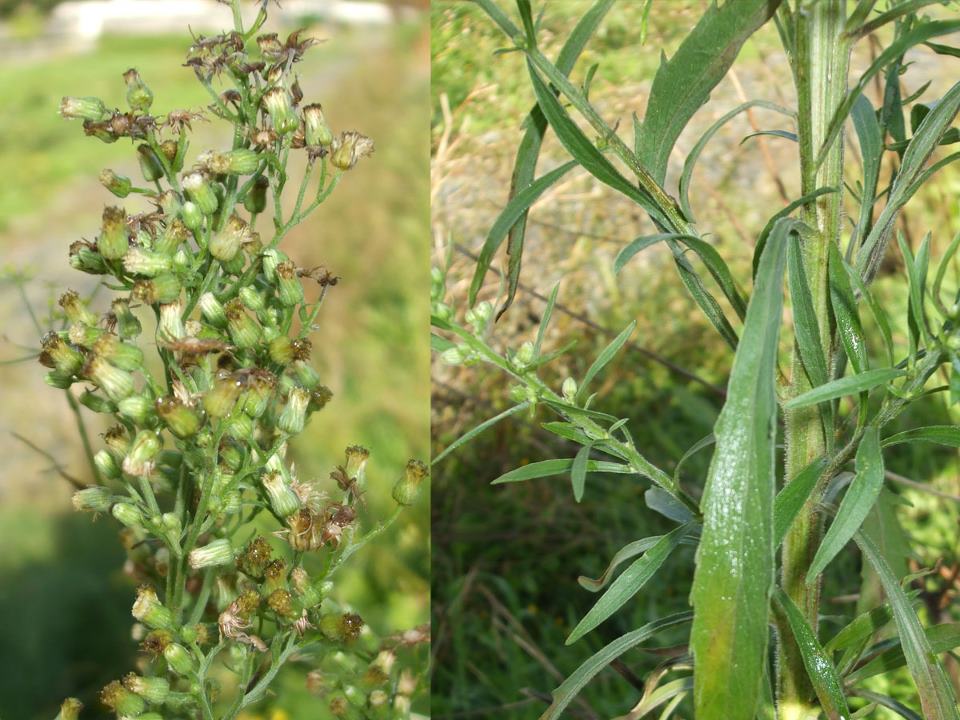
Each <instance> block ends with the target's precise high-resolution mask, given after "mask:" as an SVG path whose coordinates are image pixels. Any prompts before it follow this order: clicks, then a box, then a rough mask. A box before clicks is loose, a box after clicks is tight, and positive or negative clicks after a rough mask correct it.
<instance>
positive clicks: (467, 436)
mask: <svg viewBox="0 0 960 720" xmlns="http://www.w3.org/2000/svg"><path fill="white" fill-rule="evenodd" d="M528 407H530V403H529V402H523V403H520V404H519V405H515V406H513V407H512V408H509V409H508V410H504V411H503V412H502V413H500V414H499V415H497V416H495V417H492V418H490V419H489V420H485V421H483V422H482V423H480V424H479V425H477V426H476V427H475V428H473V429H472V430H468V431H467V432H465V433H464V434H463V435H461V436H460V437H459V438H457V439H456V440H454V441H453V442H452V443H450V444H449V445H448V446H447V447H446V449H445V450H444V451H443V452H442V453H440V454H439V455H437V456H436V457H435V458H434V459H433V460H432V461H431V462H430V464H431V465H436V464H437V463H438V462H440V461H441V460H443V459H444V458H445V457H446V456H447V455H449V454H450V453H452V452H453V451H454V450H456V449H457V448H459V447H460V446H462V445H464V444H466V443H468V442H470V441H471V440H473V438H475V437H476V436H477V435H479V434H480V433H482V432H483V431H484V430H486V429H487V428H490V427H493V426H494V425H496V424H497V423H498V422H500V421H501V420H504V419H506V418H508V417H510V416H511V415H516V414H517V413H519V412H522V411H524V410H526V409H527V408H528Z"/></svg>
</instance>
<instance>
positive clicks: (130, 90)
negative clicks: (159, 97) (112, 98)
mask: <svg viewBox="0 0 960 720" xmlns="http://www.w3.org/2000/svg"><path fill="white" fill-rule="evenodd" d="M123 81H124V82H125V83H126V84H127V104H128V105H129V106H130V109H131V110H138V111H140V112H146V111H147V110H149V109H150V106H151V105H153V93H152V92H151V91H150V88H148V87H147V85H146V83H144V82H143V80H142V79H141V78H140V73H138V72H137V71H136V70H135V69H134V68H130V69H129V70H127V71H126V72H125V73H124V74H123Z"/></svg>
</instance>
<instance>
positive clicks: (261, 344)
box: [40, 0, 428, 720]
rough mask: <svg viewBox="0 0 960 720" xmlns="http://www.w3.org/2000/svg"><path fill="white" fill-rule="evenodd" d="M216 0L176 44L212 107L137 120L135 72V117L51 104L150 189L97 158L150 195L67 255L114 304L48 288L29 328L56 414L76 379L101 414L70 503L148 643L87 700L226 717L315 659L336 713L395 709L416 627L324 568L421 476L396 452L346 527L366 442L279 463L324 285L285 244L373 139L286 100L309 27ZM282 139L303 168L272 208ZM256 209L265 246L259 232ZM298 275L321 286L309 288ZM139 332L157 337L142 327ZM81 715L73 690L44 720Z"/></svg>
mask: <svg viewBox="0 0 960 720" xmlns="http://www.w3.org/2000/svg"><path fill="white" fill-rule="evenodd" d="M230 4H231V7H232V10H233V16H234V22H235V27H234V29H233V31H231V32H227V33H224V34H221V35H217V36H214V37H197V38H195V41H194V44H193V45H192V46H191V47H190V50H189V53H188V57H187V62H186V65H187V66H189V67H191V68H192V69H193V70H194V72H195V74H196V77H197V79H198V80H199V81H200V83H201V84H202V85H203V86H204V87H205V88H206V89H207V90H208V91H209V93H210V95H211V99H212V104H211V105H210V106H209V108H207V109H205V110H202V111H196V110H170V111H168V112H166V114H156V115H154V114H151V112H150V111H151V108H152V106H153V93H152V92H151V91H150V89H149V88H148V87H147V85H146V84H145V83H144V81H143V80H142V79H141V78H140V76H139V74H138V73H137V71H136V70H133V69H131V70H128V71H127V72H126V73H124V76H123V77H124V80H125V81H126V84H127V102H128V105H129V110H128V111H126V112H122V111H120V110H111V109H109V108H108V107H107V106H106V105H105V104H104V103H103V102H102V101H101V100H100V99H98V98H90V97H86V98H71V97H68V98H64V99H63V101H62V104H61V107H60V112H61V114H62V115H63V116H64V117H66V118H75V119H80V120H83V128H84V131H85V132H86V134H87V135H91V136H94V137H96V138H98V139H100V140H102V141H103V142H107V143H113V142H116V141H118V140H120V139H122V138H127V139H129V140H130V141H131V142H132V143H133V144H134V145H135V147H136V152H137V156H138V160H139V164H140V168H141V171H142V174H143V177H144V178H145V180H146V185H147V186H146V187H140V186H138V185H137V184H136V183H135V182H134V181H132V180H130V179H128V178H126V177H122V176H120V175H118V174H116V173H115V172H113V171H112V170H104V171H103V172H102V173H101V176H100V180H101V182H102V184H103V185H104V186H105V187H106V188H107V189H108V190H109V191H110V192H111V193H113V194H114V195H115V196H117V197H118V198H127V197H128V196H131V195H140V196H142V197H143V198H146V199H147V200H149V202H150V203H152V204H153V206H154V208H153V209H152V210H150V211H149V212H143V213H139V214H130V213H128V212H127V210H125V209H124V208H123V207H107V208H105V209H104V211H103V221H102V226H101V228H100V231H99V233H98V235H97V237H96V239H95V240H94V241H92V242H88V241H85V240H81V241H78V242H75V243H74V244H73V245H72V246H71V248H70V264H71V265H72V266H73V267H74V268H75V269H77V270H80V271H82V272H85V273H89V274H92V275H98V276H103V277H104V279H103V281H102V285H103V286H105V287H106V288H108V289H109V290H111V291H113V292H114V293H115V298H114V299H113V300H112V302H111V303H110V306H109V310H108V311H107V312H106V313H105V314H103V315H100V314H98V313H97V312H96V311H94V310H93V309H92V306H93V303H92V302H90V303H88V302H87V301H85V300H84V299H83V298H82V297H81V296H80V294H79V293H77V292H75V291H73V290H69V291H67V292H66V293H64V294H63V295H62V296H61V298H60V301H59V306H60V309H61V310H62V313H61V315H62V318H63V320H64V324H63V327H62V329H60V330H55V331H51V332H49V333H48V334H47V335H46V336H45V337H44V338H43V346H42V352H41V356H40V360H41V362H42V363H43V364H44V365H46V366H47V367H49V368H51V370H50V372H49V373H48V374H47V382H48V384H50V385H51V386H53V387H56V388H60V389H64V390H66V391H67V393H68V396H69V399H70V400H71V404H72V406H74V407H75V406H76V400H75V399H74V397H75V396H74V395H73V394H72V392H71V388H72V387H73V386H74V385H80V386H83V387H84V388H85V389H84V390H83V391H82V393H81V394H80V395H79V398H78V400H79V403H80V404H82V405H83V406H85V407H86V408H88V409H90V410H92V411H94V412H96V413H103V414H107V415H111V416H112V417H113V418H114V419H115V421H116V424H115V425H114V426H113V427H111V428H110V429H109V430H108V431H107V432H106V434H105V435H104V439H105V445H106V447H104V448H103V449H101V450H99V451H97V452H94V450H93V448H92V447H91V446H90V443H89V442H87V441H86V438H84V440H85V445H86V447H87V448H88V450H89V455H90V457H89V459H90V462H91V472H92V473H93V474H94V476H95V477H96V478H97V481H96V484H95V485H93V486H90V487H86V488H84V489H81V490H78V491H77V492H76V494H75V495H74V505H75V507H76V508H77V509H78V510H87V511H92V512H94V513H109V514H111V515H112V516H113V517H114V518H116V519H117V520H118V521H119V522H120V523H121V524H122V525H123V530H122V531H121V537H122V540H123V543H124V545H125V547H126V548H127V551H128V554H129V562H128V563H127V570H128V572H129V574H131V575H132V576H133V577H135V578H136V579H137V580H138V581H139V582H140V583H141V586H140V589H139V590H138V592H137V598H136V602H135V604H134V606H133V616H134V618H135V619H136V621H137V623H138V624H137V625H136V632H138V633H139V637H140V639H141V641H142V644H141V647H142V650H143V651H144V653H145V656H144V658H143V659H142V662H141V663H140V664H139V667H138V671H139V674H133V673H131V674H130V675H128V676H126V677H124V678H123V679H122V680H117V681H114V682H112V683H110V684H109V685H107V686H106V687H105V688H104V689H103V691H102V693H101V700H102V702H103V704H104V705H106V706H107V707H108V708H110V709H111V710H113V711H115V712H116V714H117V716H118V717H139V718H143V719H144V720H148V719H149V720H154V719H156V718H204V719H205V720H211V719H213V718H218V719H220V718H234V717H236V716H237V714H238V713H239V712H240V711H241V710H242V709H243V708H245V707H248V706H250V705H252V704H253V703H256V702H257V701H259V700H261V699H263V698H264V697H265V695H266V694H267V691H268V688H269V686H270V684H271V682H272V681H273V680H274V678H275V676H276V674H277V672H278V670H279V669H280V668H281V666H283V665H284V663H285V662H287V661H288V660H290V659H291V658H294V657H297V658H300V659H308V660H310V661H311V662H312V663H313V667H314V670H313V671H312V672H311V673H310V674H309V676H308V684H309V685H310V687H311V689H312V690H314V691H316V692H317V693H318V694H321V695H323V696H324V701H325V702H326V703H327V705H328V706H329V709H330V712H331V713H332V715H333V716H335V717H347V718H368V717H369V718H388V717H389V718H393V717H397V718H401V717H407V716H408V715H409V712H410V698H411V695H412V694H413V692H414V689H415V687H416V684H417V678H416V674H415V673H414V672H413V671H412V670H411V669H407V668H401V665H402V663H400V662H397V658H398V648H402V647H407V646H410V645H415V644H419V643H422V642H424V641H426V640H427V639H428V632H427V631H426V630H425V629H422V628H421V629H416V630H410V631H408V632H406V633H405V634H402V635H399V636H396V637H393V638H388V639H384V640H378V639H376V638H374V636H373V634H372V632H371V631H370V630H369V629H368V628H367V626H366V625H365V624H364V622H363V620H362V619H361V618H360V617H359V616H358V615H356V614H354V613H352V612H350V611H349V609H348V608H344V607H341V606H339V605H338V604H337V603H336V602H334V601H333V600H332V599H331V598H330V594H331V590H332V587H333V583H332V580H331V577H332V576H333V574H334V573H335V572H336V571H337V570H338V569H339V568H340V567H341V566H342V565H343V563H344V562H345V561H346V560H348V558H349V557H351V556H352V555H353V554H354V553H355V552H356V551H357V550H358V549H359V548H360V547H362V546H363V545H364V544H365V543H367V542H368V541H369V540H370V539H372V538H373V537H375V536H376V535H378V534H379V533H380V532H382V531H383V530H384V529H385V528H386V527H387V526H388V525H389V524H390V523H392V522H393V521H394V520H395V519H396V517H397V516H398V514H399V512H400V511H401V509H402V508H403V506H406V505H409V504H411V502H412V501H413V499H414V497H415V496H416V494H417V490H418V487H419V485H420V484H421V482H422V481H423V480H424V479H425V477H426V475H427V471H426V467H425V466H424V465H423V464H422V463H419V462H417V461H411V462H410V463H408V465H407V467H406V470H405V472H404V473H403V475H402V476H401V478H400V480H398V481H397V483H396V485H395V487H394V491H393V497H394V500H395V501H396V503H397V508H396V510H395V511H394V512H393V513H392V514H391V516H390V517H389V518H387V519H386V520H385V521H384V522H382V523H381V524H380V525H378V526H377V527H375V528H374V529H372V530H370V531H368V532H367V533H366V534H362V533H361V532H360V530H359V528H358V515H359V512H360V511H361V508H362V507H363V500H362V496H363V488H364V484H365V477H364V467H365V464H366V462H367V458H368V455H369V453H368V451H367V450H366V449H364V448H362V447H350V448H347V450H346V457H345V460H344V461H343V463H342V464H340V465H338V466H337V467H336V469H335V470H334V471H333V472H332V473H331V478H330V482H329V483H328V484H326V485H322V484H320V483H314V482H310V481H305V480H303V479H300V478H298V477H297V474H296V472H295V469H294V467H293V466H292V465H291V464H290V463H289V462H288V460H287V459H286V453H287V445H288V442H289V440H290V439H291V438H292V437H294V436H295V435H297V434H298V433H300V432H301V431H302V430H303V429H304V426H305V424H306V423H307V421H308V419H309V418H310V416H311V415H312V414H313V413H315V412H317V411H319V410H321V409H322V408H323V407H324V406H325V405H326V404H327V403H328V401H329V400H330V399H331V391H330V390H329V389H328V388H327V387H325V386H324V385H323V384H322V383H321V381H320V380H321V379H320V377H319V375H318V373H317V372H316V370H314V368H313V367H312V366H311V364H310V355H311V343H310V340H309V334H310V332H311V330H312V329H313V327H314V322H315V320H316V318H317V315H318V312H319V309H320V306H321V303H322V301H323V299H324V296H325V295H326V293H327V291H328V290H329V289H330V288H331V287H333V286H334V285H336V283H337V277H336V276H334V275H333V274H332V273H330V272H328V271H327V270H325V269H323V268H314V269H309V270H308V269H303V268H300V267H298V266H297V265H296V264H295V263H294V262H293V261H292V260H291V259H290V258H289V257H288V256H287V255H286V254H284V252H282V251H281V250H280V249H279V248H278V245H279V243H280V241H281V240H282V239H283V238H284V236H285V235H286V234H287V233H288V232H289V231H290V230H291V229H292V228H293V227H294V226H296V225H297V224H298V223H300V222H301V221H302V220H303V219H304V218H305V217H307V215H309V214H310V213H311V212H312V211H313V210H314V209H316V208H317V207H318V206H319V205H320V204H321V203H322V202H323V201H324V200H325V199H326V198H327V197H328V196H329V195H330V193H331V192H332V191H333V190H334V188H335V187H336V185H337V183H338V182H339V180H340V178H341V176H342V174H343V173H344V172H346V171H348V170H350V169H351V168H352V167H354V165H356V163H357V162H358V161H359V160H361V159H362V158H364V157H366V156H368V155H370V154H371V153H372V152H373V142H372V141H371V140H370V139H368V138H366V137H365V136H363V135H361V134H360V133H358V132H353V131H347V132H344V133H342V134H340V135H339V136H335V135H334V134H333V132H332V131H331V129H330V127H329V126H328V125H327V123H326V121H325V119H324V113H323V110H322V108H321V106H320V105H319V104H308V105H301V103H302V99H303V95H302V92H301V90H300V86H299V83H298V81H297V78H296V75H295V74H294V72H293V66H294V64H295V63H296V62H297V61H299V60H300V59H301V57H302V56H303V53H304V52H305V51H306V50H307V49H309V48H310V46H311V45H313V44H314V43H315V42H316V41H315V40H312V39H306V38H303V37H301V32H300V31H297V32H294V33H292V34H291V35H290V36H289V37H288V38H287V39H286V41H285V42H283V41H281V40H280V39H279V38H278V36H277V35H276V34H272V33H271V34H259V35H258V34H257V33H258V32H259V31H260V29H261V28H262V27H263V25H264V22H265V21H266V4H265V3H264V4H262V5H261V7H260V9H259V12H258V14H257V16H256V19H255V20H254V22H253V24H252V25H251V26H250V27H249V28H248V29H246V30H244V28H243V21H242V17H241V11H240V7H239V0H233V2H232V3H230ZM254 46H255V47H256V50H255V51H248V48H252V47H254ZM215 79H219V80H221V81H223V82H224V83H225V84H226V85H227V87H226V89H216V88H215V86H214V80H215ZM208 115H212V116H214V117H216V118H219V119H221V120H226V121H227V122H229V123H230V124H231V125H232V144H231V146H230V148H229V149H225V150H206V151H204V152H201V153H200V154H199V155H197V156H196V159H195V160H194V162H193V164H192V165H187V164H186V158H187V151H188V148H189V140H188V139H189V135H190V132H191V130H192V126H193V123H195V122H197V121H199V120H207V119H208V117H207V116H208ZM292 151H302V152H303V153H305V155H306V159H307V164H306V170H305V172H304V175H303V178H302V180H301V182H300V186H299V189H298V190H297V193H296V196H295V202H294V204H293V208H292V210H291V212H290V213H289V215H286V216H285V215H284V208H283V205H282V203H281V198H282V194H283V190H284V187H285V186H286V183H287V181H288V175H287V168H288V160H289V159H290V153H291V152H292ZM315 175H319V177H318V178H316V182H314V179H315ZM268 199H272V203H271V202H268ZM264 212H269V213H272V215H273V223H272V227H271V229H270V234H269V237H261V235H260V233H259V232H257V230H256V220H257V217H258V216H259V215H260V214H261V213H264ZM305 280H310V281H313V282H315V283H317V285H318V286H319V294H318V297H317V299H316V300H310V299H308V298H307V295H306V294H305V292H304V287H303V282H304V281H305ZM98 302H99V301H98ZM149 311H152V321H151V320H150V315H151V313H150V312H149ZM153 323H155V328H156V332H155V335H156V337H155V342H154V341H153V340H152V339H151V340H149V341H148V340H147V333H145V332H144V331H145V329H146V330H149V329H151V327H150V326H151V325H152V324H153ZM145 324H146V325H147V328H145V327H144V325H145ZM148 349H150V350H151V352H145V351H146V350H148ZM153 349H155V351H156V357H151V356H152V355H153V353H152V350H153ZM269 516H272V518H273V519H272V520H270V519H269ZM271 525H273V527H271ZM277 525H279V529H277ZM271 533H272V537H273V539H272V541H268V537H269V536H271ZM265 534H266V536H265ZM311 554H313V555H315V556H316V557H314V558H313V559H312V560H311V561H310V562H309V566H310V567H311V568H312V571H308V569H307V565H306V564H305V560H306V559H307V558H308V557H309V556H310V555H311ZM400 656H401V657H402V653H401V654H400ZM224 678H230V680H225V679H224ZM79 711H80V703H79V701H76V700H74V699H69V700H67V701H66V702H65V703H64V704H63V707H62V710H61V714H60V717H61V718H62V719H63V720H68V718H76V717H77V716H78V713H79Z"/></svg>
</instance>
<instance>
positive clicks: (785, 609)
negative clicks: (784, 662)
mask: <svg viewBox="0 0 960 720" xmlns="http://www.w3.org/2000/svg"><path fill="white" fill-rule="evenodd" d="M776 599H777V605H778V606H779V608H780V610H781V612H782V613H783V615H784V617H785V618H786V620H787V624H788V625H789V626H790V630H791V631H792V632H793V637H794V639H795V640H796V641H797V647H799V648H800V656H801V657H802V658H803V665H804V667H806V669H807V676H808V677H809V678H810V683H811V684H812V685H813V689H814V692H816V693H817V699H818V700H820V707H821V708H822V709H823V711H824V712H825V713H826V715H827V717H828V718H830V720H847V719H848V718H849V717H850V708H849V707H847V699H846V697H844V695H843V685H842V684H841V682H840V677H839V676H838V675H837V669H836V668H835V667H834V666H833V663H832V662H830V658H829V657H827V654H826V653H825V652H824V651H823V648H822V647H820V643H819V642H818V641H817V636H816V634H814V632H813V630H812V629H811V627H810V625H809V623H807V619H806V618H805V617H804V616H803V613H802V612H800V609H799V608H798V607H797V606H796V604H794V602H793V600H792V599H791V598H790V596H789V595H787V594H786V593H785V592H784V591H783V590H782V589H781V588H777V592H776Z"/></svg>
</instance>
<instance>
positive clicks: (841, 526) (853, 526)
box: [807, 425, 883, 584]
mask: <svg viewBox="0 0 960 720" xmlns="http://www.w3.org/2000/svg"><path fill="white" fill-rule="evenodd" d="M882 487H883V454H882V453H881V452H880V431H879V430H878V429H877V427H876V426H874V425H870V426H868V427H867V428H866V430H864V433H863V438H862V439H861V440H860V445H859V446H858V447H857V457H856V475H854V477H853V482H851V483H850V487H848V488H847V491H846V493H844V496H843V500H842V501H841V502H840V507H839V508H838V509H837V514H836V515H835V516H834V518H833V522H832V523H831V524H830V528H829V529H828V530H827V533H826V535H824V537H823V541H822V542H821V543H820V547H819V548H817V554H816V555H814V557H813V562H812V563H810V569H809V571H807V583H808V584H809V583H812V582H815V581H816V578H817V575H819V574H820V573H822V572H823V570H824V568H826V567H827V565H829V564H830V561H831V560H833V558H835V557H836V556H837V553H839V552H840V551H841V550H843V547H844V546H845V545H846V544H847V543H848V542H849V541H850V538H852V537H853V534H854V533H855V532H857V530H859V529H860V526H861V525H862V524H863V521H864V520H865V519H866V517H867V514H868V513H869V512H870V508H872V507H873V504H874V502H876V500H877V496H878V495H879V494H880V489H881V488H882Z"/></svg>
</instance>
